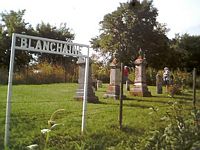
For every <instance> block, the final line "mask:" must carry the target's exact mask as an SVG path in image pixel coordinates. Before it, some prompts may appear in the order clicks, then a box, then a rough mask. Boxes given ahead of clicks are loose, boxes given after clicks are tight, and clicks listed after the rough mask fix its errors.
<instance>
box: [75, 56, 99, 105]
mask: <svg viewBox="0 0 200 150" xmlns="http://www.w3.org/2000/svg"><path fill="white" fill-rule="evenodd" d="M90 62H91V61H90ZM77 64H78V65H79V79H78V89H77V90H76V95H75V97H74V98H75V99H77V100H83V95H84V80H85V60H84V59H83V58H81V57H79V59H78V62H77ZM87 101H88V102H92V103H98V102H99V99H98V97H97V96H95V93H94V91H93V88H92V77H91V63H90V64H89V74H88V89H87Z"/></svg>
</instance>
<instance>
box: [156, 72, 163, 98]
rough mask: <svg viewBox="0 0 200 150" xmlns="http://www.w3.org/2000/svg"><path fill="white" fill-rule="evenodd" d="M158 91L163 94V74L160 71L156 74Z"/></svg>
mask: <svg viewBox="0 0 200 150" xmlns="http://www.w3.org/2000/svg"><path fill="white" fill-rule="evenodd" d="M156 92H157V94H162V76H161V75H160V74H159V73H157V75H156Z"/></svg>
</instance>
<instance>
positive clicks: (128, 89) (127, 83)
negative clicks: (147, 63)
mask: <svg viewBox="0 0 200 150" xmlns="http://www.w3.org/2000/svg"><path fill="white" fill-rule="evenodd" d="M126 90H127V91H130V84H129V81H128V80H126Z"/></svg>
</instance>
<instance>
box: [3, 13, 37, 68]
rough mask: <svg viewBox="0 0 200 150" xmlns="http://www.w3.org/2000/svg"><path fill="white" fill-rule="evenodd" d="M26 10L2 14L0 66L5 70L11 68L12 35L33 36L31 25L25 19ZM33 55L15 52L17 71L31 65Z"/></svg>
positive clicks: (25, 52)
mask: <svg viewBox="0 0 200 150" xmlns="http://www.w3.org/2000/svg"><path fill="white" fill-rule="evenodd" d="M24 13H25V10H22V11H18V12H15V11H10V12H2V13H1V14H0V17H1V24H0V31H1V32H0V56H1V59H0V65H1V67H3V68H7V69H8V66H9V60H10V51H11V50H10V48H11V41H12V33H20V34H24V33H26V34H29V33H30V34H31V33H33V32H34V30H33V28H32V27H31V25H29V24H28V23H26V22H25V21H24V19H23V16H24ZM31 59H33V58H32V55H31V54H30V53H29V52H27V51H16V52H15V69H18V70H19V69H21V68H23V67H25V66H27V65H28V64H29V62H30V61H31Z"/></svg>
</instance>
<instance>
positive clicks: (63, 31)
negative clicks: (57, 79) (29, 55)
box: [36, 22, 77, 66]
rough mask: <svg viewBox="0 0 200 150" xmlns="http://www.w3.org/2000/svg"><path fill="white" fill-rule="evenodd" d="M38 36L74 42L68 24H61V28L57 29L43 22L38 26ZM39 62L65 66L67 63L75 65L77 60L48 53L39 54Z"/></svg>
mask: <svg viewBox="0 0 200 150" xmlns="http://www.w3.org/2000/svg"><path fill="white" fill-rule="evenodd" d="M36 33H37V36H40V37H45V38H51V39H57V40H63V41H72V40H74V34H72V33H71V32H70V29H69V28H67V26H66V23H64V24H60V27H59V28H57V27H55V26H52V25H50V24H49V23H47V24H45V23H44V22H42V23H41V24H38V25H37V27H36ZM37 56H38V61H39V62H48V63H54V64H57V65H63V66H64V65H65V63H70V62H72V63H74V62H76V60H77V59H76V58H74V57H63V56H61V55H52V54H46V53H43V54H41V53H38V54H37Z"/></svg>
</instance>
